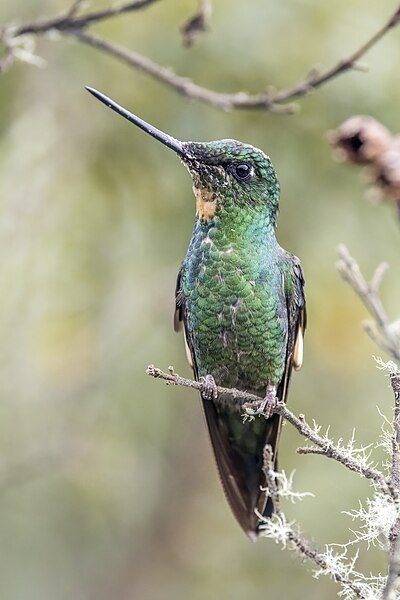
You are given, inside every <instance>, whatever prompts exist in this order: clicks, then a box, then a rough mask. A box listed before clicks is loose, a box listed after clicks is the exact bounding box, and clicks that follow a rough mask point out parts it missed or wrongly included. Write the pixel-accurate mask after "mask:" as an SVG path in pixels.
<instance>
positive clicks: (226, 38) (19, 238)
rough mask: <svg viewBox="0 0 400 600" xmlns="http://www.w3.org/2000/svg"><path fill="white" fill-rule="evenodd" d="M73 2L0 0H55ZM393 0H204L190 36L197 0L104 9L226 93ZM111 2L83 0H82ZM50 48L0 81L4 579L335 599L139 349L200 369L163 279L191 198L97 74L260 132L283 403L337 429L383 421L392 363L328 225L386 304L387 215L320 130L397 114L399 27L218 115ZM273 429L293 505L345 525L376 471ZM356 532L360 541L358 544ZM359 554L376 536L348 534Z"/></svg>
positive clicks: (391, 123) (63, 43) (1, 13)
mask: <svg viewBox="0 0 400 600" xmlns="http://www.w3.org/2000/svg"><path fill="white" fill-rule="evenodd" d="M67 4H68V3H66V2H55V1H53V2H52V1H51V0H47V1H45V0H35V1H33V0H29V1H27V0H14V2H12V3H2V4H1V7H0V21H1V22H3V23H6V22H10V21H15V22H25V21H29V20H32V19H33V18H38V17H42V16H51V15H53V14H55V13H58V12H59V11H60V10H61V9H64V8H67ZM395 5H396V2H395V1H394V0H381V1H380V2H379V3H378V2H374V1H372V0H353V1H352V2H348V1H346V0H331V1H330V2H320V1H319V0H287V1H285V2H273V1H272V0H270V1H265V0H249V1H248V2H246V3H244V2H232V1H231V0H219V2H215V3H214V12H213V16H212V20H211V30H210V32H209V33H207V34H206V35H204V36H202V37H201V39H200V40H199V42H198V43H197V45H196V46H195V47H194V48H192V49H190V50H188V49H185V48H183V47H182V40H181V36H180V34H179V26H180V25H181V24H182V23H183V22H184V21H185V20H186V19H187V18H188V17H189V16H190V15H191V14H193V13H194V11H195V10H196V4H195V2H194V1H189V0H184V1H179V2H178V1H176V0H175V1H173V0H170V1H164V2H158V3H156V4H155V5H154V6H153V7H151V8H149V9H147V10H146V11H139V12H137V13H134V14H131V15H125V16H123V17H119V18H115V19H113V20H112V21H109V22H107V23H103V24H101V25H99V26H96V28H95V31H96V32H99V33H101V34H102V35H104V36H107V37H108V38H109V39H111V40H114V41H116V42H118V43H119V44H124V45H126V46H127V47H130V48H131V49H134V50H136V51H138V52H141V53H144V54H147V55H149V56H150V57H151V58H153V59H154V60H156V61H159V62H160V63H162V64H164V65H166V66H172V67H173V68H174V69H175V70H176V71H177V72H178V73H180V74H182V75H187V76H190V77H193V78H194V79H195V81H196V82H198V83H200V84H203V85H206V86H208V87H213V88H216V89H218V90H220V91H234V90H237V89H246V90H249V91H254V92H255V91H258V90H260V89H262V88H263V87H265V86H266V85H267V84H274V85H276V86H279V87H283V86H290V85H291V84H293V83H294V82H296V81H297V80H299V79H301V78H303V77H304V76H305V75H306V73H307V72H308V71H309V69H310V67H312V66H314V65H318V64H323V65H326V66H330V65H331V64H333V63H334V62H336V60H337V59H339V58H340V57H343V56H345V55H346V54H347V53H349V52H351V51H352V50H354V49H355V48H356V47H358V45H359V44H361V43H362V42H363V41H364V40H366V39H367V37H369V36H370V35H371V34H372V33H373V32H374V31H376V30H377V29H378V27H379V26H380V24H383V22H384V21H385V20H386V18H387V17H388V16H389V14H390V13H391V12H392V11H393V10H394V8H395ZM98 6H99V7H100V6H107V3H106V2H102V3H100V2H94V1H93V2H92V4H91V7H92V8H95V7H98ZM36 53H37V54H38V55H39V56H41V57H42V58H44V59H45V61H46V66H45V67H44V68H36V67H34V66H31V65H28V64H26V63H21V62H18V63H15V64H14V65H13V67H12V68H11V69H10V70H9V71H8V72H7V73H6V74H4V75H2V76H1V80H0V128H1V138H0V190H1V199H0V202H1V205H0V256H1V260H0V389H1V402H0V456H1V460H0V597H1V598H6V599H7V600H25V599H28V598H29V600H36V599H41V600H47V599H49V600H50V599H52V600H53V599H54V598H57V599H58V600H67V599H68V600H70V599H71V598H74V599H79V600H81V599H82V600H83V599H84V600H92V599H93V600H94V599H96V600H111V599H113V600H114V599H116V600H128V599H129V600H130V599H141V600H159V599H161V598H162V599H163V600H172V599H173V600H181V599H184V598H188V597H190V598H192V599H193V600H197V599H198V600H200V599H203V598H207V599H210V600H212V599H214V598H215V599H216V598H218V599H219V600H221V599H225V598H226V599H228V598H229V599H230V600H236V599H242V598H246V599H247V600H251V599H256V598H260V597H268V598H274V599H280V598H287V597H292V598H299V597H307V598H309V599H310V600H311V599H317V598H318V599H319V598H322V597H324V598H333V597H335V593H336V587H335V585H334V584H333V583H331V582H330V581H328V580H321V581H316V580H314V579H313V578H312V577H311V574H310V567H309V566H308V565H305V564H302V563H301V562H300V561H299V560H298V559H296V558H295V557H293V555H291V554H289V553H288V552H284V551H282V550H281V549H280V547H278V546H277V545H276V544H274V543H273V542H270V541H266V540H262V541H261V542H260V543H258V544H251V543H250V542H249V541H248V540H247V539H246V537H245V536H244V535H243V533H242V532H241V530H240V529H239V528H238V526H237V525H236V523H235V522H234V520H233V517H232V515H231V513H230V510H229V509H228V506H227V504H226V502H225V499H224V497H223V493H222V491H221V489H220V486H219V482H218V478H217V474H216V469H215V467H214V464H213V459H212V456H211V451H210V448H209V446H208V440H207V438H206V430H205V427H204V424H203V418H202V415H201V411H200V406H199V402H198V399H197V397H196V394H195V393H192V392H190V391H185V390H183V389H177V388H172V387H166V386H165V385H163V384H162V383H161V382H159V381H155V380H153V379H150V378H148V377H147V376H146V375H145V369H146V367H147V365H148V364H149V363H154V364H156V365H157V366H160V367H163V368H166V367H167V366H168V365H170V364H172V365H174V366H175V368H176V370H177V371H178V372H179V373H183V374H186V375H189V374H190V371H189V367H188V366H187V364H186V359H185V355H184V349H183V343H182V340H181V339H180V337H179V336H176V335H175V334H174V333H173V331H172V312H173V293H174V286H175V277H176V273H177V270H178V268H179V265H180V261H181V260H182V258H183V257H184V254H185V251H186V247H187V243H188V240H189V237H190V232H191V227H192V222H193V217H194V198H193V196H192V192H191V183H190V179H189V176H188V174H187V173H186V171H185V169H184V168H183V167H182V166H181V165H180V164H179V162H178V160H177V159H176V157H175V156H174V155H173V153H172V152H169V151H168V150H167V149H165V148H164V147H162V146H161V145H159V144H157V143H156V142H155V141H154V140H152V139H151V138H149V137H147V136H146V135H145V134H144V133H142V132H140V131H139V130H137V129H135V128H133V127H131V126H129V125H128V124H127V123H126V122H125V121H123V120H122V119H121V118H119V117H117V116H116V115H114V114H113V113H111V111H108V110H106V109H105V107H103V106H101V105H100V104H99V103H97V102H96V101H95V100H94V99H93V98H92V97H90V96H89V94H87V93H86V92H85V91H84V90H83V86H84V85H85V84H88V85H93V86H94V87H97V88H98V89H100V90H102V91H104V92H106V93H108V94H109V95H110V96H112V97H113V98H115V99H116V100H118V101H120V102H121V103H123V104H124V105H126V106H127V107H128V108H131V109H132V110H134V111H135V112H137V113H138V114H139V115H141V116H143V117H144V118H145V119H147V120H149V121H150V122H152V123H154V124H155V125H157V126H158V127H160V128H162V129H164V130H165V131H167V132H169V133H171V134H173V135H174V136H175V137H178V138H181V139H185V140H186V139H195V140H209V139H217V138H223V137H232V138H237V139H241V140H243V141H246V142H250V143H252V144H254V145H256V146H259V147H261V148H263V149H264V150H265V151H266V152H267V153H268V154H269V155H270V156H271V158H272V160H273V162H274V164H275V166H276V169H277V171H278V175H279V179H280V182H281V187H282V202H281V214H280V218H279V227H278V236H279V241H280V243H281V244H282V245H283V246H284V247H285V248H287V249H290V250H291V251H293V252H294V253H295V254H297V255H298V256H300V257H301V260H302V263H303V267H304V271H305V275H306V279H307V299H308V307H309V329H308V333H307V338H306V350H305V364H304V368H303V370H302V371H301V372H300V374H296V376H295V377H294V378H293V383H292V389H291V394H290V406H291V408H293V410H295V411H296V412H303V413H305V414H306V415H307V417H309V418H310V419H311V418H313V417H314V418H315V419H316V420H317V421H318V422H320V423H321V424H322V425H323V427H324V428H325V427H326V426H328V425H329V424H330V425H331V432H332V434H333V435H334V436H336V437H343V438H348V437H349V436H351V434H352V430H353V428H356V435H357V439H358V440H359V442H360V443H370V442H373V441H376V440H377V439H378V437H379V435H380V429H381V421H382V419H381V418H380V417H379V415H378V412H377V409H376V406H379V407H380V409H381V410H382V411H383V412H385V413H386V414H388V415H390V407H391V403H392V398H391V393H390V389H389V387H388V381H387V379H385V378H384V376H383V374H382V373H381V372H379V371H378V370H377V368H376V365H375V363H374V360H373V355H375V354H377V353H378V351H377V349H376V347H375V346H374V345H373V344H372V342H370V341H369V339H368V338H367V336H366V335H365V334H364V333H363V331H362V328H361V321H362V319H364V318H365V317H366V311H365V310H364V309H363V308H362V306H361V305H360V302H359V300H358V299H357V298H356V297H355V295H354V294H353V293H352V291H351V290H350V289H348V288H347V287H346V285H345V284H344V283H343V282H342V281H341V279H340V277H339V275H338V274H337V272H336V270H335V262H336V259H337V254H336V252H337V251H336V249H337V245H338V243H339V242H345V243H346V244H348V246H349V248H350V250H351V252H352V253H353V254H354V255H355V256H356V257H357V259H358V260H359V262H360V264H361V266H362V269H363V271H364V272H365V274H366V275H371V274H372V271H373V269H374V267H375V266H376V264H377V263H378V262H379V261H381V260H387V261H388V262H389V263H390V267H391V268H390V271H389V273H388V274H387V276H386V278H385V282H384V285H383V289H382V294H383V298H384V301H385V303H386V305H387V307H388V311H389V314H390V315H391V316H393V317H395V316H396V312H397V316H398V306H399V297H400V278H399V224H398V222H396V220H395V218H394V211H392V210H391V207H390V206H387V205H386V206H373V205H371V204H369V203H368V202H366V201H365V199H364V190H365V180H364V179H363V176H362V174H361V172H360V171H359V170H357V169H353V168H351V167H349V166H346V165H341V164H339V163H337V162H334V161H333V160H332V156H331V150H330V148H329V147H328V144H327V142H326V139H325V134H326V131H327V130H329V129H331V128H333V127H335V126H337V125H338V124H339V123H341V122H342V121H343V120H344V119H346V118H347V117H349V116H351V115H353V114H356V113H366V114H371V115H373V116H374V117H376V118H378V119H379V120H381V121H382V122H383V123H384V124H385V125H387V126H388V127H389V128H390V129H391V130H392V131H399V130H400V115H399V96H400V78H399V71H398V65H399V64H400V29H397V30H394V31H393V32H391V33H390V34H389V35H387V36H386V38H385V39H384V40H383V41H382V42H381V43H380V44H379V45H378V46H377V47H376V48H374V49H373V51H371V52H370V53H369V54H368V56H367V59H366V60H367V61H368V64H369V67H370V69H369V72H368V73H360V72H352V73H348V74H346V75H344V76H342V77H340V78H338V79H337V80H335V81H333V82H331V83H330V84H328V85H326V86H325V87H323V88H322V89H321V90H319V91H317V92H316V93H314V94H313V95H312V96H310V97H308V98H305V99H303V100H301V101H300V103H299V106H300V111H299V112H298V113H297V114H295V115H293V116H280V115H276V114H270V113H264V112H249V111H242V112H231V113H224V112H221V111H218V110H216V109H213V108H211V107H207V106H204V105H201V104H198V103H196V102H190V101H188V100H187V99H184V98H181V97H179V96H177V95H176V94H175V93H174V92H173V91H171V90H168V89H166V88H164V87H163V86H162V85H160V84H158V83H156V82H154V81H151V80H150V79H149V78H148V77H147V76H145V75H143V74H140V73H137V72H133V71H131V70H129V69H128V68H127V67H126V66H123V65H121V64H118V63H117V62H116V61H115V60H113V59H112V58H110V57H107V56H105V55H102V54H100V53H99V52H96V51H95V50H93V49H91V48H87V47H83V46H81V45H79V44H78V43H76V42H74V41H71V40H68V39H64V38H61V37H60V38H58V39H47V38H44V39H40V40H38V44H37V47H36ZM301 443H302V440H301V439H300V438H299V436H298V435H297V433H296V432H295V431H292V429H291V428H289V427H285V428H284V432H283V436H282V440H281V448H280V464H281V466H282V467H284V468H285V469H286V470H287V471H288V472H290V471H291V470H293V469H296V478H295V486H296V488H297V489H299V490H303V491H304V490H307V491H312V492H313V493H314V494H315V498H307V499H305V500H304V501H303V502H302V503H301V504H296V505H295V506H292V505H289V506H287V507H286V510H287V513H288V514H289V515H290V517H291V518H295V519H296V520H298V522H299V523H300V524H301V527H302V529H303V530H304V531H305V532H307V534H308V535H309V536H310V537H311V538H312V539H313V540H315V541H316V543H317V544H319V545H320V546H321V547H322V546H323V544H324V543H325V542H333V541H335V542H344V541H346V540H347V539H348V538H349V537H350V535H351V534H350V533H349V531H348V528H349V527H351V526H354V525H353V524H352V522H351V521H350V519H349V518H348V517H347V516H345V515H343V514H342V511H343V510H349V509H351V508H352V507H356V506H357V505H358V499H359V498H361V499H364V498H365V496H366V494H367V493H368V486H367V485H366V483H365V482H364V481H363V480H361V479H360V478H358V477H357V476H356V475H354V474H351V473H350V472H346V471H345V470H344V469H343V468H342V467H341V466H339V465H337V464H335V463H331V462H329V461H327V460H324V459H322V458H319V457H311V456H310V457H301V456H298V455H296V452H295V449H296V447H297V446H298V445H299V444H301ZM364 550H366V549H364ZM360 568H362V569H365V570H367V571H369V570H370V569H371V570H374V571H375V572H376V571H380V570H384V568H385V561H384V557H383V556H382V555H381V553H380V552H379V551H378V550H376V549H374V548H371V549H370V550H369V551H368V552H367V551H364V552H362V555H361V557H360Z"/></svg>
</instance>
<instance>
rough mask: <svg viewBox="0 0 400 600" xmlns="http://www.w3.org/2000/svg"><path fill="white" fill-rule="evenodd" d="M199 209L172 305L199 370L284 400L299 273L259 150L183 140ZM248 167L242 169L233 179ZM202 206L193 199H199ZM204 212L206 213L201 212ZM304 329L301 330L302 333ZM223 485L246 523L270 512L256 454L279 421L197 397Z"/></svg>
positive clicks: (298, 312)
mask: <svg viewBox="0 0 400 600" xmlns="http://www.w3.org/2000/svg"><path fill="white" fill-rule="evenodd" d="M187 151H188V156H189V157H190V158H189V159H187V158H183V159H182V160H183V162H184V164H186V166H187V168H188V169H189V171H190V172H191V174H192V176H193V181H194V189H195V194H196V196H197V197H199V196H200V198H206V199H209V200H208V202H209V203H211V202H214V203H215V206H214V214H213V215H212V216H210V211H206V210H205V209H204V203H203V205H201V206H200V208H201V209H203V215H202V212H201V210H198V213H197V215H196V221H195V226H194V229H193V233H192V237H191V241H190V245H189V249H188V252H187V255H186V258H185V260H184V262H183V265H182V268H181V271H180V274H179V278H178V285H177V309H178V313H179V318H180V319H181V320H182V321H183V322H184V324H185V332H186V340H187V344H188V346H189V348H190V352H191V355H192V363H193V366H194V370H195V374H196V376H197V377H205V376H207V375H212V376H213V378H214V380H215V382H216V384H217V385H221V386H225V387H235V388H238V389H242V390H247V391H251V392H252V393H256V394H258V395H260V397H264V396H265V393H266V389H267V387H268V386H271V387H272V388H273V389H274V390H275V392H276V393H274V395H277V396H278V397H279V398H281V399H282V398H285V396H286V391H287V384H288V381H289V377H290V371H291V368H292V360H293V359H292V354H293V350H294V345H295V341H296V337H297V334H298V330H299V327H301V329H302V332H303V331H304V327H305V308H304V307H305V302H304V295H303V283H304V282H303V277H302V273H301V269H300V265H299V261H298V259H297V258H296V257H294V256H293V255H291V254H289V253H288V252H286V251H285V250H283V249H282V248H281V247H280V246H279V244H278V243H277V241H276V237H275V225H276V215H277V210H278V204H279V185H278V182H277V178H276V174H275V171H274V168H273V166H272V164H271V162H270V160H269V159H268V157H266V156H265V155H264V153H262V152H261V151H260V150H257V149H255V148H253V147H252V146H249V145H246V144H241V143H240V142H236V141H234V140H222V141H218V142H210V143H208V144H196V143H189V144H187ZM243 165H245V166H246V167H247V170H248V175H247V176H246V177H244V178H240V177H238V176H237V173H236V171H235V170H236V169H237V167H238V166H242V167H243ZM198 209H199V203H198ZM204 215H205V216H204ZM302 332H301V335H302ZM203 406H204V411H205V414H206V419H207V423H208V427H209V431H210V436H211V440H212V443H213V447H214V452H215V457H216V461H217V464H218V467H219V471H220V475H221V479H222V482H223V484H224V488H225V492H226V494H227V497H228V500H229V502H230V504H231V506H232V509H233V512H234V513H235V516H236V517H237V519H238V521H239V523H240V524H241V526H242V527H243V529H244V530H245V531H246V532H247V533H248V534H249V535H252V534H253V533H254V532H256V530H257V524H258V517H257V515H256V513H255V509H257V510H258V511H259V512H261V513H264V514H266V515H269V514H270V513H271V506H270V505H267V506H265V495H264V494H263V493H262V492H261V487H262V486H263V485H264V484H265V481H264V476H263V473H262V451H263V448H264V445H265V444H266V443H270V444H271V445H272V447H273V448H274V451H275V457H276V445H277V441H278V436H279V432H280V422H279V418H278V417H277V416H276V415H275V416H272V417H271V418H270V419H268V420H265V419H256V420H255V421H252V422H247V423H243V418H242V413H243V409H242V407H241V405H240V404H239V405H236V404H233V403H232V401H231V400H230V399H228V398H223V397H222V398H221V397H219V398H217V399H216V400H215V401H212V400H204V399H203Z"/></svg>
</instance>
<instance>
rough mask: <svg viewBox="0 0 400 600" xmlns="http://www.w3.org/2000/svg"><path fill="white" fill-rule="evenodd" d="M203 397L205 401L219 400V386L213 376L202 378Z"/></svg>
mask: <svg viewBox="0 0 400 600" xmlns="http://www.w3.org/2000/svg"><path fill="white" fill-rule="evenodd" d="M200 383H201V395H202V397H203V398H204V399H205V400H216V399H217V398H218V390H217V384H216V383H215V379H214V377H213V376H212V375H206V376H205V377H200Z"/></svg>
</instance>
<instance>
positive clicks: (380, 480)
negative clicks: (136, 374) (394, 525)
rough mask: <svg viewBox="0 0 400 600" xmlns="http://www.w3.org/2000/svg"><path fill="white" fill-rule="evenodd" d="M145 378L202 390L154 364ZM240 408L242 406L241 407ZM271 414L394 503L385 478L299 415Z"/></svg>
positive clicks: (246, 399)
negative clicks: (320, 433) (371, 484)
mask: <svg viewBox="0 0 400 600" xmlns="http://www.w3.org/2000/svg"><path fill="white" fill-rule="evenodd" d="M146 373H147V375H150V376H151V377H156V378H159V379H163V380H164V381H167V383H169V384H170V385H171V384H172V385H181V386H184V387H190V388H193V389H195V390H198V391H200V392H201V391H202V390H203V384H202V383H201V382H199V381H194V380H192V379H186V378H184V377H181V376H180V375H178V374H177V373H175V372H174V370H173V368H172V367H170V368H169V373H165V372H164V371H162V370H161V369H158V368H156V367H155V366H154V365H149V366H148V368H147V371H146ZM217 391H218V394H222V395H224V396H229V397H230V398H232V400H234V401H235V402H236V403H237V404H238V405H241V406H242V407H243V404H245V403H250V404H253V405H257V404H259V403H260V401H261V398H260V397H259V396H256V395H255V394H250V393H248V392H243V391H241V390H236V389H233V388H232V389H231V388H224V387H217ZM243 408H244V407H243ZM273 412H275V413H277V414H279V415H281V416H282V417H283V418H284V419H285V420H286V421H288V422H289V423H290V424H291V425H293V427H294V428H295V429H297V431H298V432H299V433H300V434H301V435H302V436H303V437H305V438H307V439H308V440H310V442H312V443H313V444H315V445H316V446H318V447H319V448H321V449H322V450H323V451H324V452H323V454H324V456H327V457H328V458H332V459H333V460H336V461H337V462H339V463H341V464H342V465H344V466H345V467H347V468H348V469H350V471H354V472H355V473H358V474H359V475H362V476H363V477H366V478H367V479H371V480H372V481H374V482H375V483H376V485H377V486H379V488H380V489H381V490H382V491H383V492H384V493H385V494H387V495H389V496H390V497H391V498H393V499H394V500H397V498H398V496H399V493H398V491H397V490H395V489H394V488H393V486H392V485H391V482H390V481H389V480H388V479H386V477H385V476H384V475H383V473H381V472H380V471H378V470H377V469H374V468H372V467H369V466H366V465H365V464H363V463H362V462H361V461H359V460H357V459H356V458H354V457H353V456H351V455H350V453H348V452H345V451H343V450H342V449H341V448H339V447H338V446H337V445H335V444H334V443H333V442H331V441H330V440H328V439H327V438H326V437H322V436H320V435H319V434H318V433H317V432H316V431H315V429H313V428H312V427H311V426H310V425H309V424H308V423H307V422H306V420H305V418H304V416H303V415H300V416H299V417H297V416H296V415H295V414H294V413H292V412H291V411H290V410H289V409H288V408H287V407H286V405H285V403H284V402H277V403H276V405H275V407H274V409H273Z"/></svg>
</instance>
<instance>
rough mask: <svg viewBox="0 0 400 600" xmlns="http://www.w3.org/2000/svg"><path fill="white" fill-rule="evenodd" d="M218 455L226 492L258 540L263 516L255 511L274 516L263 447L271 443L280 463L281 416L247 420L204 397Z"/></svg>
mask: <svg viewBox="0 0 400 600" xmlns="http://www.w3.org/2000/svg"><path fill="white" fill-rule="evenodd" d="M203 409H204V414H205V417H206V421H207V426H208V430H209V433H210V438H211V443H212V447H213V450H214V456H215V460H216V463H217V467H218V471H219V475H220V478H221V482H222V486H223V488H224V491H225V495H226V497H227V500H228V502H229V504H230V507H231V509H232V512H233V514H234V516H235V517H236V519H237V521H238V523H239V525H240V526H241V527H242V529H243V530H244V531H245V533H246V534H247V535H248V536H249V537H250V539H252V540H255V539H256V534H257V528H258V524H259V518H258V516H257V514H256V512H255V511H258V512H259V513H260V514H262V515H264V516H266V517H270V516H271V514H272V503H271V501H270V499H268V501H267V502H266V495H265V492H264V491H262V490H261V488H265V485H266V482H265V476H264V473H263V470H262V467H263V450H264V446H265V445H266V444H269V445H270V446H271V447H272V449H273V452H274V460H275V465H276V459H277V444H278V438H279V433H280V429H281V419H280V417H279V416H278V415H273V416H272V417H271V418H270V419H268V420H265V419H264V418H263V417H260V418H256V419H254V420H253V421H247V422H245V423H243V417H242V416H241V414H240V412H232V411H231V410H229V409H228V408H226V407H224V406H221V405H218V404H215V403H214V402H212V401H209V400H203Z"/></svg>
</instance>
